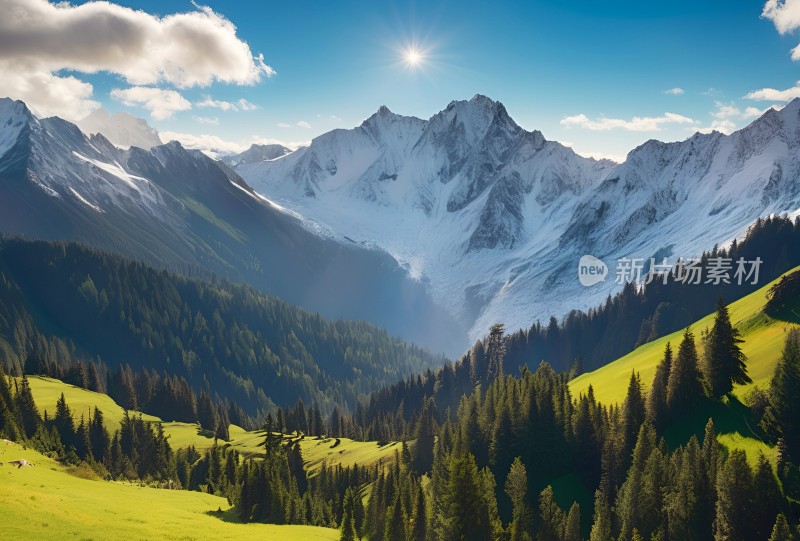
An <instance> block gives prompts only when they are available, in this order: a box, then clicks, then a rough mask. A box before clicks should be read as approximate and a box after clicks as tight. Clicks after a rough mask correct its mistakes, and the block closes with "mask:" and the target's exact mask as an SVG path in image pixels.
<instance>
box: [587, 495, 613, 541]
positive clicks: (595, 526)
mask: <svg viewBox="0 0 800 541" xmlns="http://www.w3.org/2000/svg"><path fill="white" fill-rule="evenodd" d="M589 541H611V511H610V510H609V508H608V503H607V502H606V498H605V497H604V496H603V493H602V492H600V491H599V490H598V491H596V492H595V493H594V522H593V523H592V531H591V533H590V534H589Z"/></svg>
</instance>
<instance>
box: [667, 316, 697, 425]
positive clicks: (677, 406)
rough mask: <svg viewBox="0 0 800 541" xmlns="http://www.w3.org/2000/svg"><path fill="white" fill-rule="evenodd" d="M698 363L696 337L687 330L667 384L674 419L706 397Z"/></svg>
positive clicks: (669, 406)
mask: <svg viewBox="0 0 800 541" xmlns="http://www.w3.org/2000/svg"><path fill="white" fill-rule="evenodd" d="M697 363H698V360H697V349H696V348H695V343H694V335H693V334H692V332H691V331H690V330H689V329H688V328H687V329H686V332H685V333H684V335H683V340H682V341H681V345H680V347H679V348H678V354H677V355H676V356H675V360H674V362H673V363H672V367H671V368H670V372H669V382H668V384H667V407H668V408H669V413H670V415H671V416H672V417H673V418H676V417H680V416H682V415H684V414H686V413H688V412H690V411H691V410H692V409H693V408H694V407H695V406H696V405H697V403H698V402H699V401H700V399H701V398H702V397H703V396H704V395H705V393H704V391H703V381H702V375H701V374H700V369H699V368H698V364H697Z"/></svg>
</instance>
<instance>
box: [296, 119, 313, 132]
mask: <svg viewBox="0 0 800 541" xmlns="http://www.w3.org/2000/svg"><path fill="white" fill-rule="evenodd" d="M297 125H298V126H299V127H301V128H303V129H304V130H310V129H311V124H309V123H308V122H306V121H305V120H301V121H300V122H298V123H297Z"/></svg>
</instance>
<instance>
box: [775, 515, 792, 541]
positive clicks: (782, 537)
mask: <svg viewBox="0 0 800 541" xmlns="http://www.w3.org/2000/svg"><path fill="white" fill-rule="evenodd" d="M794 539H795V536H794V534H793V533H792V529H791V528H790V527H789V523H788V522H786V516H785V515H784V514H783V513H779V514H778V518H777V519H776V520H775V525H774V526H773V528H772V535H770V537H769V541H794Z"/></svg>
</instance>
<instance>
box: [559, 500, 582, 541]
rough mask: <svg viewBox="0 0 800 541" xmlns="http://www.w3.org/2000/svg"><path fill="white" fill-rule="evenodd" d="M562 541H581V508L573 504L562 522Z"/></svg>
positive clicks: (575, 503) (576, 503)
mask: <svg viewBox="0 0 800 541" xmlns="http://www.w3.org/2000/svg"><path fill="white" fill-rule="evenodd" d="M562 539H563V541H581V506H580V505H578V502H573V503H572V507H570V508H569V513H567V519H566V522H564V535H563V537H562Z"/></svg>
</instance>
